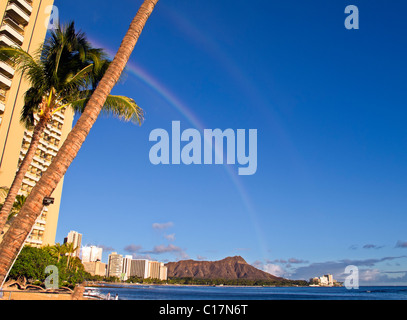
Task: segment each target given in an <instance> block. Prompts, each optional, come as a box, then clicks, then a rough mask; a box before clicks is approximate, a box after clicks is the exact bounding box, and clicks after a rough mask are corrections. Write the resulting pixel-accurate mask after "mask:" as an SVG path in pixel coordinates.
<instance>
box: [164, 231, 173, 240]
mask: <svg viewBox="0 0 407 320" xmlns="http://www.w3.org/2000/svg"><path fill="white" fill-rule="evenodd" d="M164 238H165V239H167V240H168V241H175V233H172V234H165V235H164Z"/></svg>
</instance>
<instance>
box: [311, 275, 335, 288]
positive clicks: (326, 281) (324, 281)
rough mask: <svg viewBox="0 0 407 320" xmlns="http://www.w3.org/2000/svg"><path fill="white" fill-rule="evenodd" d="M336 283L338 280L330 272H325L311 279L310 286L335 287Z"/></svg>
mask: <svg viewBox="0 0 407 320" xmlns="http://www.w3.org/2000/svg"><path fill="white" fill-rule="evenodd" d="M338 285H340V284H339V282H337V281H336V280H335V279H334V278H333V275H332V274H325V275H323V276H321V277H315V278H312V279H311V286H320V287H335V286H338Z"/></svg>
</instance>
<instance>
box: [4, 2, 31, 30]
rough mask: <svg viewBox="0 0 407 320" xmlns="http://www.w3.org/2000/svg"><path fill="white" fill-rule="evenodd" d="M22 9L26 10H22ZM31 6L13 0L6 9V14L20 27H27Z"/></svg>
mask: <svg viewBox="0 0 407 320" xmlns="http://www.w3.org/2000/svg"><path fill="white" fill-rule="evenodd" d="M22 8H28V10H24V9H22ZM31 10H32V6H31V5H30V4H29V3H28V2H26V1H24V0H19V1H18V0H13V1H12V2H11V3H10V4H9V5H8V6H7V8H6V12H7V14H8V15H9V16H10V17H11V18H12V19H14V20H15V21H17V22H18V23H20V24H22V25H27V24H28V22H29V21H30V13H31Z"/></svg>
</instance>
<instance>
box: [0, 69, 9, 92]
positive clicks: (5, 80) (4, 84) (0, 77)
mask: <svg viewBox="0 0 407 320" xmlns="http://www.w3.org/2000/svg"><path fill="white" fill-rule="evenodd" d="M10 87H11V78H9V77H7V76H6V75H5V74H2V73H0V88H1V89H10Z"/></svg>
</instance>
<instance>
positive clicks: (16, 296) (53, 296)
mask: <svg viewBox="0 0 407 320" xmlns="http://www.w3.org/2000/svg"><path fill="white" fill-rule="evenodd" d="M0 300H72V294H69V293H42V292H29V291H24V290H16V291H11V292H4V293H3V298H1V299H0ZM84 300H85V299H84Z"/></svg>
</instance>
